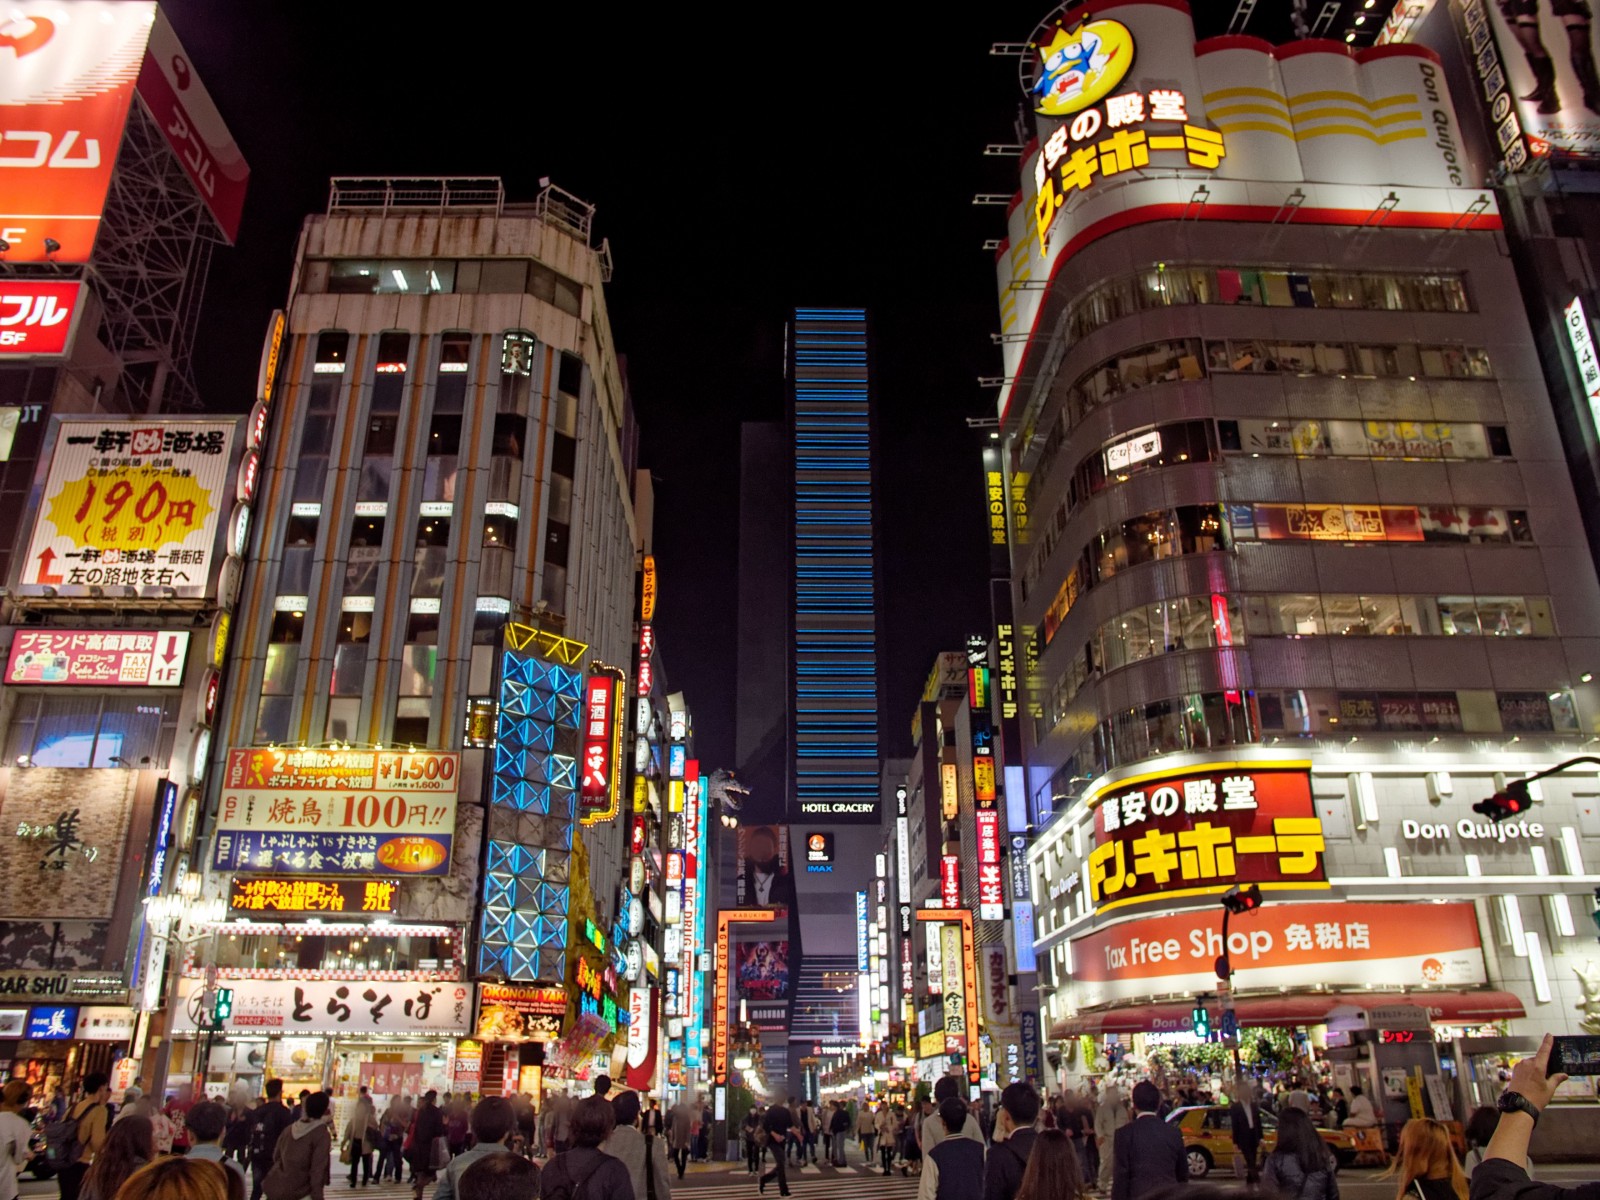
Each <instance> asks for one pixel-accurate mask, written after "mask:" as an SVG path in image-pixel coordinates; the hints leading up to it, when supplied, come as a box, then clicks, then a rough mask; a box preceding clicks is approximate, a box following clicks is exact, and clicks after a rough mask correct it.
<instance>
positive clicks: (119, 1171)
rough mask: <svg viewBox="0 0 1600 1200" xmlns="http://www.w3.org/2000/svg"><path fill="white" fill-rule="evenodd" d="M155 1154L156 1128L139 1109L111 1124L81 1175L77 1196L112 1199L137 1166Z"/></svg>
mask: <svg viewBox="0 0 1600 1200" xmlns="http://www.w3.org/2000/svg"><path fill="white" fill-rule="evenodd" d="M155 1156H156V1129H155V1126H154V1125H153V1124H151V1122H150V1118H149V1117H146V1116H144V1115H142V1114H140V1113H134V1114H132V1115H131V1116H126V1117H123V1118H122V1120H120V1121H118V1122H116V1124H114V1125H112V1126H111V1133H110V1135H109V1136H108V1137H107V1138H106V1144H105V1147H104V1148H103V1149H102V1150H101V1151H100V1153H98V1154H96V1155H95V1156H94V1162H92V1163H90V1164H89V1172H88V1174H86V1175H85V1176H84V1177H83V1190H82V1191H81V1192H80V1193H79V1194H78V1195H79V1200H115V1197H116V1194H117V1191H118V1189H119V1188H121V1187H122V1185H123V1183H124V1182H126V1181H127V1178H128V1176H130V1175H132V1174H133V1173H134V1172H135V1171H137V1170H138V1169H139V1168H140V1167H142V1166H144V1165H145V1164H146V1163H148V1162H150V1161H151V1160H152V1159H154V1158H155Z"/></svg>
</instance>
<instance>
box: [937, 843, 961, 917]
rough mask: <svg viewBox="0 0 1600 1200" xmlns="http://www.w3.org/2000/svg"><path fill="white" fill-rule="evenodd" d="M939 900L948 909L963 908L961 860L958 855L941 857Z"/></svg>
mask: <svg viewBox="0 0 1600 1200" xmlns="http://www.w3.org/2000/svg"><path fill="white" fill-rule="evenodd" d="M939 900H940V903H942V904H943V905H944V906H945V907H946V908H960V907H961V859H960V858H959V857H958V856H957V855H954V854H944V855H940V857H939Z"/></svg>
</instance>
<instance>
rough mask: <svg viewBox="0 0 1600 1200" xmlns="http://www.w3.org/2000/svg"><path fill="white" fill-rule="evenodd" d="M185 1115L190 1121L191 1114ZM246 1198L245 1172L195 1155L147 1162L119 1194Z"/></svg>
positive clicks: (164, 1199)
mask: <svg viewBox="0 0 1600 1200" xmlns="http://www.w3.org/2000/svg"><path fill="white" fill-rule="evenodd" d="M219 1107H220V1106H219ZM184 1116H185V1120H186V1121H187V1117H188V1114H187V1113H185V1114H184ZM224 1119H226V1118H225V1117H224ZM220 1148H221V1147H220V1145H219V1147H218V1149H220ZM234 1165H235V1166H237V1165H238V1164H237V1163H235V1164H234ZM243 1196H244V1173H243V1172H242V1171H241V1172H238V1173H235V1172H233V1171H230V1170H228V1169H227V1168H226V1167H224V1166H223V1165H222V1161H221V1160H220V1159H207V1158H195V1157H193V1156H192V1155H191V1156H188V1157H186V1158H185V1157H174V1158H159V1159H157V1160H156V1161H155V1162H152V1163H146V1164H145V1165H144V1166H142V1167H140V1168H139V1169H138V1170H137V1171H135V1172H134V1173H133V1174H132V1175H130V1176H128V1179H127V1181H126V1182H125V1183H124V1184H123V1185H122V1187H121V1189H120V1190H119V1191H118V1192H117V1197H118V1200H241V1198H242V1197H243Z"/></svg>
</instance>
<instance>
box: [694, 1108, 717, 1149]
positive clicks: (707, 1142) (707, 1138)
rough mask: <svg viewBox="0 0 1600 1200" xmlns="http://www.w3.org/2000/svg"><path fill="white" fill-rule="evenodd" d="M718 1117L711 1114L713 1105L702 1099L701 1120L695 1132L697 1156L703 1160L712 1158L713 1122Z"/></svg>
mask: <svg viewBox="0 0 1600 1200" xmlns="http://www.w3.org/2000/svg"><path fill="white" fill-rule="evenodd" d="M715 1119H716V1118H715V1117H713V1116H712V1115H711V1105H709V1104H707V1103H706V1102H705V1101H704V1100H701V1101H700V1120H699V1121H698V1123H697V1124H698V1126H699V1128H698V1130H697V1131H696V1133H695V1148H694V1153H695V1157H696V1158H697V1159H699V1160H700V1161H701V1162H706V1161H707V1160H709V1159H710V1158H711V1124H712V1122H713V1121H714V1120H715Z"/></svg>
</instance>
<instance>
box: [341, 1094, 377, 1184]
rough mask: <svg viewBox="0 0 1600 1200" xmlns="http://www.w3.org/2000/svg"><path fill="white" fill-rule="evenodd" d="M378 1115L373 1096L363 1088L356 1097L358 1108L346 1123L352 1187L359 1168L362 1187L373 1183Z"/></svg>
mask: <svg viewBox="0 0 1600 1200" xmlns="http://www.w3.org/2000/svg"><path fill="white" fill-rule="evenodd" d="M377 1133H378V1114H377V1111H376V1110H375V1109H374V1108H373V1104H372V1096H371V1095H370V1094H369V1093H368V1091H367V1089H366V1088H362V1089H361V1092H360V1094H359V1095H357V1096H356V1106H355V1108H354V1109H352V1110H351V1112H350V1119H349V1120H348V1121H346V1122H345V1123H344V1145H345V1146H347V1147H348V1148H349V1155H350V1186H351V1187H355V1185H356V1171H357V1168H359V1169H360V1171H361V1186H362V1187H366V1186H367V1185H368V1184H369V1183H371V1182H372V1152H373V1150H374V1149H375V1148H376V1145H377V1140H378V1139H377Z"/></svg>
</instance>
